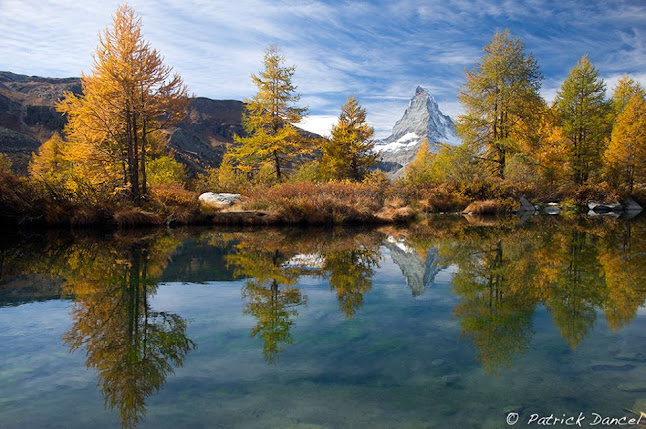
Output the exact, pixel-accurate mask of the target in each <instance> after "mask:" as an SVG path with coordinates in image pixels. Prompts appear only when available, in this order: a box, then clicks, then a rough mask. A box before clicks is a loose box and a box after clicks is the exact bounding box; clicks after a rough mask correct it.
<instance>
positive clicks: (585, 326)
mask: <svg viewBox="0 0 646 429" xmlns="http://www.w3.org/2000/svg"><path fill="white" fill-rule="evenodd" d="M561 241H562V243H563V245H561V246H560V247H559V248H557V249H554V250H555V252H554V255H555V257H556V261H555V262H557V263H558V267H559V275H558V276H557V279H556V281H555V282H554V283H553V284H552V285H551V286H552V287H551V290H550V291H549V295H548V296H545V297H543V301H544V302H545V304H546V306H547V308H548V310H549V311H550V313H551V314H552V316H553V318H554V323H555V324H556V326H557V327H558V328H559V331H560V332H561V336H562V337H563V338H564V339H565V340H566V341H567V343H568V344H569V345H570V346H571V347H572V348H574V347H576V346H577V345H578V344H579V343H580V342H581V341H582V340H583V338H585V336H586V334H587V332H588V330H589V329H590V328H591V327H592V325H593V324H594V321H595V319H596V309H597V308H599V306H600V305H601V304H602V302H603V299H604V295H603V294H604V292H605V291H604V289H605V285H604V279H603V271H602V270H601V266H600V265H599V262H598V258H597V252H598V240H597V238H596V237H594V236H592V235H591V234H589V233H586V232H582V231H579V230H577V229H574V230H573V231H571V232H570V233H569V234H567V236H566V237H564V239H562V240H561Z"/></svg>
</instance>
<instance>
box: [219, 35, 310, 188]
mask: <svg viewBox="0 0 646 429" xmlns="http://www.w3.org/2000/svg"><path fill="white" fill-rule="evenodd" d="M284 62H285V59H284V58H283V57H282V56H281V55H280V53H279V50H278V47H277V46H274V45H271V46H269V48H268V49H267V51H266V52H265V58H264V65H265V70H264V71H261V72H260V73H259V74H258V75H252V79H253V83H254V84H255V85H256V86H257V87H258V92H257V93H256V95H255V96H254V97H253V98H252V99H251V100H245V102H246V106H245V111H244V113H243V115H242V123H243V125H244V128H245V131H246V133H247V137H242V136H235V138H234V141H235V143H236V144H237V145H236V146H234V147H232V148H231V151H230V156H231V157H232V160H233V161H234V162H235V163H236V164H237V166H238V168H239V169H241V170H242V171H243V172H245V173H254V172H256V171H257V170H258V168H260V167H261V166H262V165H263V164H265V163H267V162H271V163H272V164H273V165H274V170H275V174H276V178H277V179H278V180H281V179H282V176H283V174H284V172H283V170H284V169H285V167H286V166H287V165H288V164H289V163H290V162H293V161H294V160H297V159H298V158H299V157H302V156H304V155H306V154H308V153H310V152H311V144H310V143H309V141H308V140H307V139H306V138H304V137H302V136H301V135H300V134H299V132H298V130H297V129H296V127H294V125H293V124H296V123H298V122H300V121H301V119H302V118H303V115H304V114H305V112H306V110H307V109H305V108H299V107H294V106H293V105H292V103H294V102H296V101H298V100H299V99H300V96H299V95H298V94H295V93H294V91H295V90H296V86H294V84H293V83H292V76H293V75H294V71H295V69H296V68H295V67H294V66H289V67H288V66H285V65H284Z"/></svg>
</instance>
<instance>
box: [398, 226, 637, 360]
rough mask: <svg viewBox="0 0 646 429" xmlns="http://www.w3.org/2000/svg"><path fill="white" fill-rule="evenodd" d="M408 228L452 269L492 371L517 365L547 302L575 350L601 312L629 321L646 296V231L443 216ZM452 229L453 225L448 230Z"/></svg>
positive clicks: (611, 320)
mask: <svg viewBox="0 0 646 429" xmlns="http://www.w3.org/2000/svg"><path fill="white" fill-rule="evenodd" d="M441 222H442V225H441V228H438V226H437V225H434V224H432V223H429V224H428V225H418V226H415V227H413V228H412V229H411V230H409V231H406V232H404V233H403V234H404V235H405V236H406V240H407V241H406V242H407V243H410V245H413V246H415V243H424V244H425V245H426V246H427V247H430V246H433V247H437V248H438V249H439V254H440V259H441V261H440V263H441V264H442V265H455V266H457V267H458V271H457V272H456V273H455V274H454V276H453V280H452V283H453V290H454V292H455V293H457V294H458V295H459V296H460V302H459V303H458V305H457V306H456V307H455V315H456V316H457V317H458V318H459V319H460V326H461V328H462V335H464V336H466V337H468V338H470V339H471V340H472V341H473V343H474V345H475V347H476V351H477V354H478V359H479V360H480V361H481V362H482V364H483V367H484V368H485V369H486V370H487V371H491V372H495V371H497V369H498V368H501V367H506V366H509V365H511V363H512V362H513V360H514V359H515V356H518V355H519V354H521V353H522V352H523V350H524V349H525V348H526V347H527V346H528V344H529V343H530V341H531V337H532V326H531V323H532V315H533V313H534V311H535V309H536V308H537V307H538V305H540V304H543V305H544V306H545V307H546V308H547V310H548V311H549V312H550V314H551V315H552V319H553V321H554V323H555V325H556V326H557V328H558V330H559V332H560V333H561V336H562V337H563V338H564V339H565V341H566V342H567V343H568V344H569V345H570V346H571V347H572V348H574V347H576V346H577V345H578V344H579V343H580V342H581V341H582V340H583V339H584V338H585V336H586V335H587V333H588V332H589V330H590V328H591V327H592V326H593V324H594V321H595V319H596V314H597V311H599V310H603V311H604V312H605V315H606V319H607V321H608V324H609V325H610V327H611V328H612V329H614V330H616V329H619V328H620V327H621V326H623V325H625V324H626V323H627V322H628V321H630V320H631V319H632V318H633V317H634V316H635V314H636V311H637V309H638V307H639V306H641V305H642V304H643V302H644V299H645V298H646V270H644V267H646V240H645V239H646V228H644V224H643V223H640V222H637V223H625V222H622V221H619V220H613V219H594V220H590V219H578V220H572V219H568V220H559V219H553V218H549V219H545V218H539V219H530V220H529V222H527V223H526V224H523V225H518V224H514V223H513V222H511V221H508V220H503V221H500V222H498V221H491V222H488V223H486V224H484V223H482V222H480V223H476V224H471V225H470V224H468V223H467V222H464V221H462V222H460V221H453V222H450V221H448V220H446V219H443V220H442V221H441ZM447 223H448V225H447Z"/></svg>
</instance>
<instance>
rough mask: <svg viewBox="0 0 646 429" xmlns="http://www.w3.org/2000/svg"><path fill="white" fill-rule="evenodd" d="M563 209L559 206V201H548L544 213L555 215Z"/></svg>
mask: <svg viewBox="0 0 646 429" xmlns="http://www.w3.org/2000/svg"><path fill="white" fill-rule="evenodd" d="M562 210H563V209H562V208H561V206H559V203H547V206H545V208H544V209H543V212H544V213H547V214H550V215H555V214H559V213H561V211H562Z"/></svg>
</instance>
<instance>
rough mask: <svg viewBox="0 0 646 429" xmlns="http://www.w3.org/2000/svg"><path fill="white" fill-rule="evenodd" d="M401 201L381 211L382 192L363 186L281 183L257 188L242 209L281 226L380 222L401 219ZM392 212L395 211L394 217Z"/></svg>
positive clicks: (341, 183)
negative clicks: (267, 216)
mask: <svg viewBox="0 0 646 429" xmlns="http://www.w3.org/2000/svg"><path fill="white" fill-rule="evenodd" d="M401 204H403V200H392V201H390V205H389V206H388V207H391V210H389V211H388V213H385V212H382V214H381V216H380V217H377V216H376V214H377V213H378V212H380V211H381V210H382V209H384V189H382V188H379V187H376V186H373V185H370V184H363V183H352V182H330V183H323V184H315V183H284V184H281V185H278V186H274V187H272V188H269V189H257V190H255V191H254V192H252V194H251V195H249V196H248V197H247V198H245V199H244V200H243V201H242V203H241V205H240V209H241V210H259V211H264V212H268V213H271V214H272V215H274V216H275V217H276V218H277V219H278V220H279V221H280V222H282V223H289V224H294V223H306V224H341V223H374V222H383V221H385V219H386V218H388V217H393V218H397V219H399V218H403V217H405V215H404V211H402V210H400V209H402V207H394V206H399V205H401ZM393 209H397V210H399V211H397V213H398V214H397V215H395V212H394V211H393Z"/></svg>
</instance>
